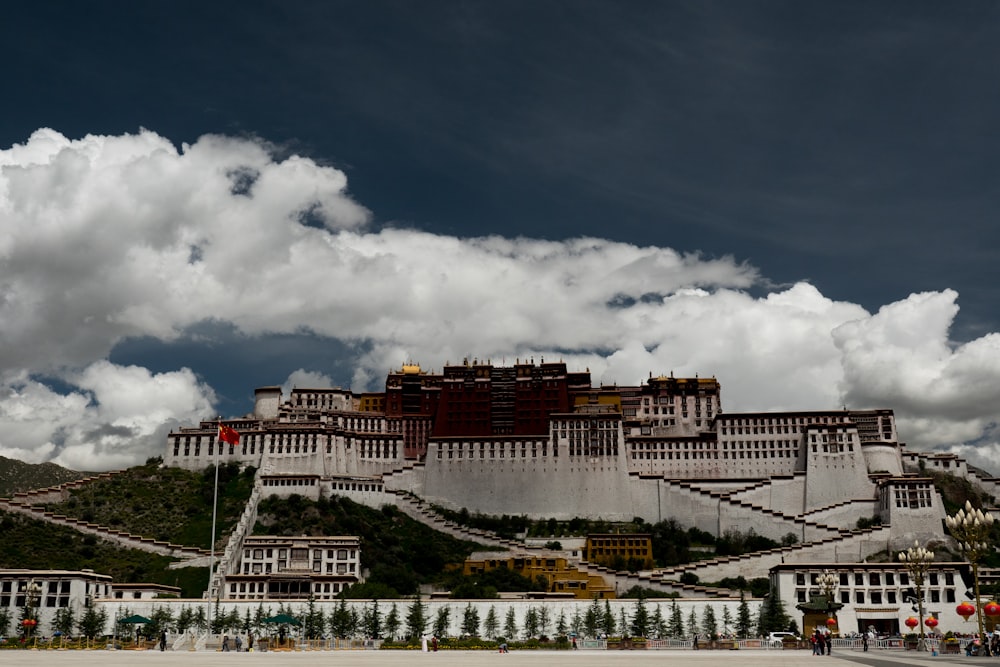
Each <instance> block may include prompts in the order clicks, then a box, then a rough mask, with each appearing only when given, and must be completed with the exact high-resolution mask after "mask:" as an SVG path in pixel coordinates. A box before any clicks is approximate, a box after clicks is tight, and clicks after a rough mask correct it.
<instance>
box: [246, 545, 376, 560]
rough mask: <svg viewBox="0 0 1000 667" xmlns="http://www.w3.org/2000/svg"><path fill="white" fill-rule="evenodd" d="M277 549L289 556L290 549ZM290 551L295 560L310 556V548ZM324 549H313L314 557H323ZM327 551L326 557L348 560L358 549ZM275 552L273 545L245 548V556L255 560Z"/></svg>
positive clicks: (281, 554)
mask: <svg viewBox="0 0 1000 667" xmlns="http://www.w3.org/2000/svg"><path fill="white" fill-rule="evenodd" d="M277 551H278V558H287V557H288V555H289V549H287V548H279V549H277ZM290 551H291V557H292V559H293V560H302V559H306V558H308V557H309V550H308V549H303V548H301V547H296V548H293V549H291V550H290ZM323 551H324V549H313V550H312V556H313V558H316V559H319V558H322V557H323ZM325 551H326V557H327V558H329V559H331V560H347V559H349V558H351V559H353V558H355V557H357V550H356V549H325ZM274 552H275V549H274V548H273V547H270V548H264V547H260V548H253V549H244V550H243V557H244V558H252V559H254V560H263V559H264V558H274Z"/></svg>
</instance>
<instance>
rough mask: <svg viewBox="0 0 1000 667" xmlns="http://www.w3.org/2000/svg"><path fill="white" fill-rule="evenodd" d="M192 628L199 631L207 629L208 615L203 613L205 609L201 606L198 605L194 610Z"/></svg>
mask: <svg viewBox="0 0 1000 667" xmlns="http://www.w3.org/2000/svg"><path fill="white" fill-rule="evenodd" d="M194 626H195V627H196V628H198V629H199V630H205V629H207V628H208V614H206V613H205V607H204V606H202V605H198V607H197V608H196V609H195V610H194Z"/></svg>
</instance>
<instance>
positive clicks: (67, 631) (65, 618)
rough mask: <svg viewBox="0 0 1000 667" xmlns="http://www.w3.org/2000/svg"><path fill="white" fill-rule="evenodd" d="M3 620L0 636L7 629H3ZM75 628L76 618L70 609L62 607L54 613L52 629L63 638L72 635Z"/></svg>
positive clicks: (0, 625) (0, 624) (0, 622)
mask: <svg viewBox="0 0 1000 667" xmlns="http://www.w3.org/2000/svg"><path fill="white" fill-rule="evenodd" d="M3 626H4V624H3V619H0V635H3V634H5V633H6V632H7V628H6V627H3ZM74 627H76V618H75V617H74V614H73V608H72V607H62V608H60V609H59V610H57V611H56V615H55V617H54V618H53V619H52V628H53V629H54V630H57V631H59V632H61V633H62V634H63V636H68V635H72V634H73V628H74Z"/></svg>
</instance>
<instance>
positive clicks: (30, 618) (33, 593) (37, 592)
mask: <svg viewBox="0 0 1000 667" xmlns="http://www.w3.org/2000/svg"><path fill="white" fill-rule="evenodd" d="M41 597H42V587H41V586H39V585H38V582H36V581H35V580H34V579H31V580H30V581H28V586H27V588H26V589H25V591H24V603H25V604H24V606H25V607H27V609H26V611H25V615H24V622H23V624H24V629H25V635H26V636H25V644H27V643H28V642H29V641H30V640H31V631H32V630H34V629H35V626H36V625H38V612H37V611H35V609H36V608H37V607H38V604H39V602H40V601H41Z"/></svg>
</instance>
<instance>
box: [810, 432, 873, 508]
mask: <svg viewBox="0 0 1000 667" xmlns="http://www.w3.org/2000/svg"><path fill="white" fill-rule="evenodd" d="M813 446H815V445H813ZM859 449H860V447H857V448H856V449H855V450H854V451H851V452H849V451H842V452H837V453H825V452H812V453H810V455H809V459H808V462H807V466H808V467H807V474H808V479H809V482H808V484H807V485H806V499H805V508H804V509H805V510H806V511H808V510H810V509H817V508H821V507H826V506H828V505H833V504H835V503H839V502H841V501H843V500H844V499H845V498H874V497H875V485H874V484H873V483H872V481H871V480H870V479H868V465H867V463H866V462H865V459H864V456H863V455H862V454H861V452H860V451H858V450H859Z"/></svg>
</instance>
